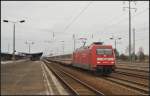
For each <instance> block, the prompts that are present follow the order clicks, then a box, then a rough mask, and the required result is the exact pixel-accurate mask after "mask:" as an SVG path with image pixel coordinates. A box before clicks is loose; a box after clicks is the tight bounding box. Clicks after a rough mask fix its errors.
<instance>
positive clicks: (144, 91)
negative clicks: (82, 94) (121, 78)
mask: <svg viewBox="0 0 150 96" xmlns="http://www.w3.org/2000/svg"><path fill="white" fill-rule="evenodd" d="M103 79H105V80H107V81H110V82H113V83H116V84H119V85H123V86H126V87H128V88H131V89H134V90H137V91H140V92H142V93H143V95H146V94H149V89H147V90H145V89H142V88H138V87H134V86H131V85H130V84H125V83H121V82H118V81H117V80H112V79H110V78H103Z"/></svg>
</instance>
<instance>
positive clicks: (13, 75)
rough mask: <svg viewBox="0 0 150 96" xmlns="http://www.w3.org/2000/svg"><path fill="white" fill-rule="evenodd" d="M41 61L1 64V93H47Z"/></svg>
mask: <svg viewBox="0 0 150 96" xmlns="http://www.w3.org/2000/svg"><path fill="white" fill-rule="evenodd" d="M44 79H45V78H44V76H43V69H42V67H41V61H26V62H19V63H15V64H14V63H13V64H12V63H10V64H2V65H1V95H41V94H42V95H47V94H50V93H49V91H48V89H47V86H46V84H45V80H44Z"/></svg>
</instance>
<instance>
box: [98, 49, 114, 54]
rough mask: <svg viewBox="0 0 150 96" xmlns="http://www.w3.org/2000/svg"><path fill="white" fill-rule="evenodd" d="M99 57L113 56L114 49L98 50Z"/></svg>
mask: <svg viewBox="0 0 150 96" xmlns="http://www.w3.org/2000/svg"><path fill="white" fill-rule="evenodd" d="M96 54H97V55H112V49H96Z"/></svg>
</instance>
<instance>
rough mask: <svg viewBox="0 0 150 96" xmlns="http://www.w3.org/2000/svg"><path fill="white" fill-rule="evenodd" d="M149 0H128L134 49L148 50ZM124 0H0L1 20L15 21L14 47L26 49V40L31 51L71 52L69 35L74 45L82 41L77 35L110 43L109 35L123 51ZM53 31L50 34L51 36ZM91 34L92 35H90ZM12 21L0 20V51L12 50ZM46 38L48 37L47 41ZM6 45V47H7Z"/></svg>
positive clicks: (125, 38) (125, 30)
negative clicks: (133, 0) (115, 39)
mask: <svg viewBox="0 0 150 96" xmlns="http://www.w3.org/2000/svg"><path fill="white" fill-rule="evenodd" d="M148 4H149V1H137V2H136V5H135V3H134V2H132V3H131V7H134V8H137V11H136V12H135V10H133V9H132V11H131V12H132V28H133V27H134V28H135V30H136V38H135V39H136V45H135V46H136V53H137V51H138V49H139V47H140V46H142V47H143V49H144V53H146V54H149V5H148ZM123 7H128V1H126V2H125V4H123V1H92V2H91V1H1V20H4V19H6V20H10V21H18V20H22V19H24V20H25V23H17V24H16V51H17V52H18V51H19V52H28V45H26V44H25V42H26V41H28V42H32V41H33V42H35V44H33V45H32V46H31V52H39V51H43V52H44V54H49V53H50V52H52V53H54V54H62V46H63V44H62V43H63V42H60V41H64V52H65V53H72V51H73V38H72V35H73V34H75V37H76V48H79V47H80V46H81V45H82V42H81V40H79V38H87V44H86V45H89V44H91V43H92V42H93V41H103V42H104V43H105V44H112V45H113V46H114V41H113V40H110V39H109V38H110V37H112V36H114V37H115V38H117V37H121V38H122V40H119V41H118V42H117V48H118V50H119V52H121V53H125V49H126V47H127V46H128V44H129V43H128V30H129V29H128V22H129V21H128V20H129V19H128V17H129V15H128V9H125V11H123ZM53 32H54V38H53ZM92 34H93V38H92ZM12 36H13V24H12V23H5V22H1V51H2V52H8V51H9V52H10V53H12V40H13V38H12ZM46 41H50V42H49V43H48V42H46ZM8 46H9V47H8Z"/></svg>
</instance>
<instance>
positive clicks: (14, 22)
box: [3, 20, 25, 61]
mask: <svg viewBox="0 0 150 96" xmlns="http://www.w3.org/2000/svg"><path fill="white" fill-rule="evenodd" d="M3 22H6V23H8V22H11V23H13V29H14V30H13V54H12V55H13V57H12V60H14V61H15V52H16V50H15V24H16V23H23V22H25V20H21V21H9V20H3Z"/></svg>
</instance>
